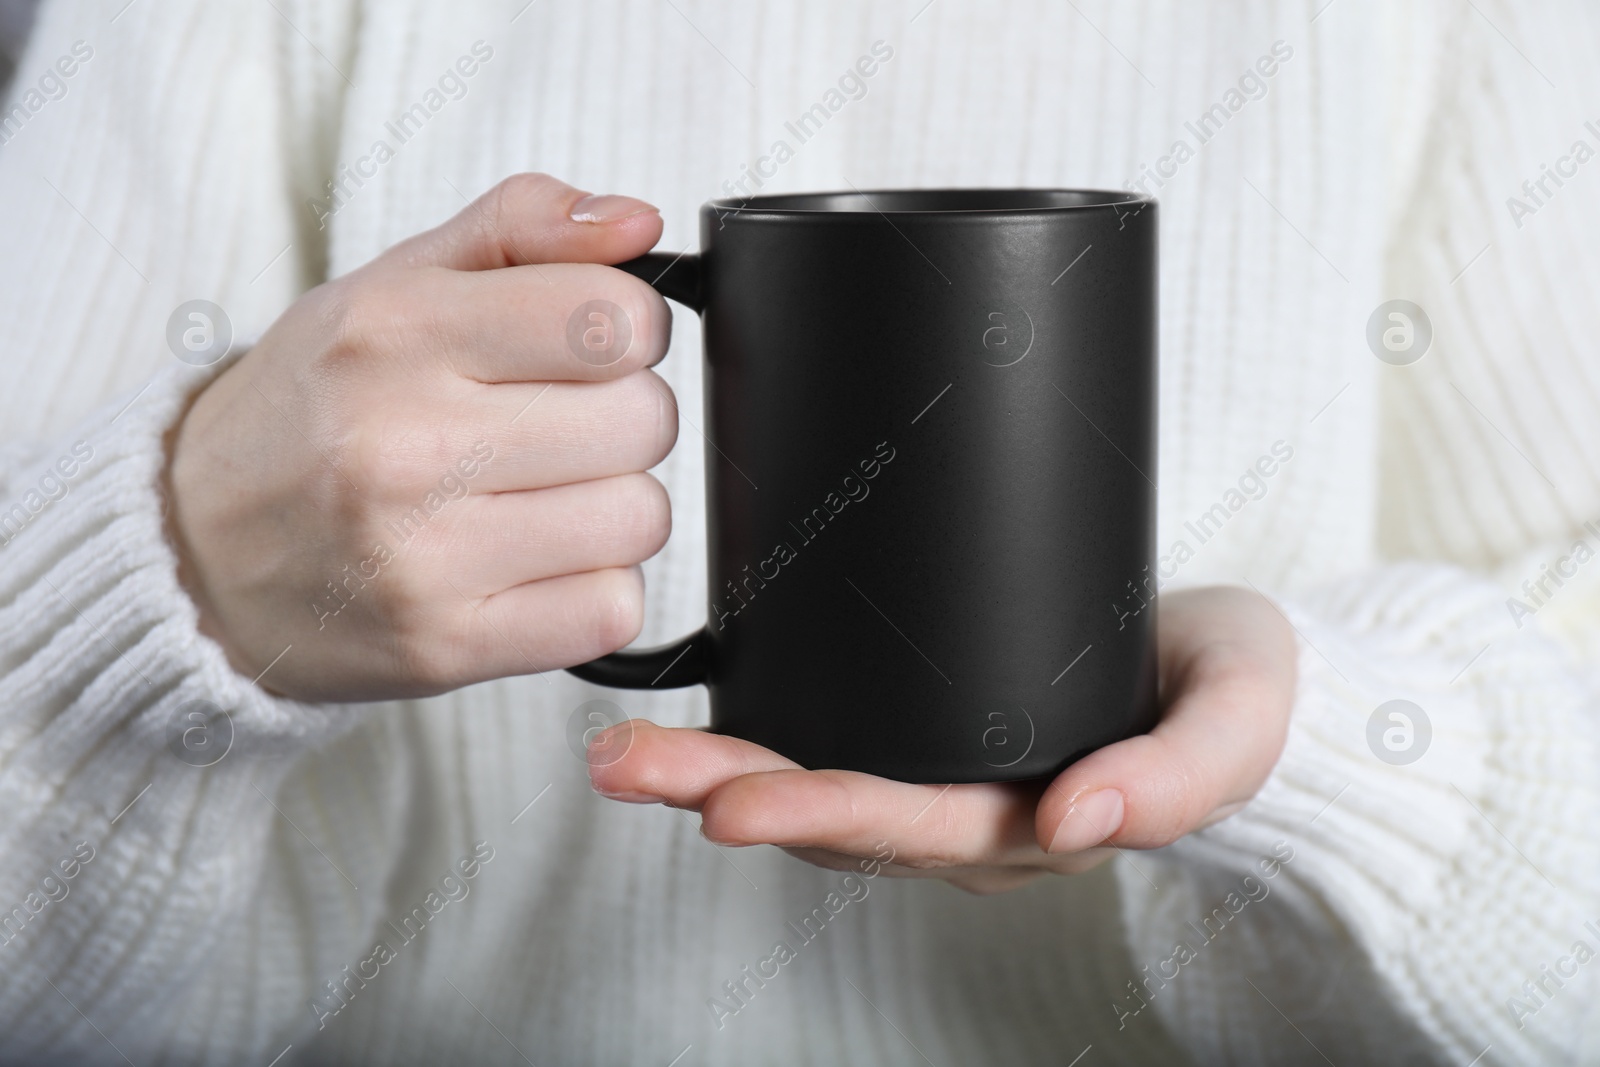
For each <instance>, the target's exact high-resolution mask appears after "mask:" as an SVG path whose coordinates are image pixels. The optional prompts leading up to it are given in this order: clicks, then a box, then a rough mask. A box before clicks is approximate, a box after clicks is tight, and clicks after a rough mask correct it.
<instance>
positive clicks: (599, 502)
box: [169, 174, 678, 700]
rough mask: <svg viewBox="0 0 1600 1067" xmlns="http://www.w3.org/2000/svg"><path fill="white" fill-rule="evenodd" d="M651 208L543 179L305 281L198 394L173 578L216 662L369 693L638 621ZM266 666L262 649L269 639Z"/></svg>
mask: <svg viewBox="0 0 1600 1067" xmlns="http://www.w3.org/2000/svg"><path fill="white" fill-rule="evenodd" d="M660 235H661V218H660V216H659V215H658V214H657V213H656V210H655V209H654V208H653V207H651V206H650V205H649V204H646V203H643V202H642V201H639V200H633V199H631V198H627V197H620V196H603V197H593V196H588V195H586V194H585V193H583V192H581V191H580V190H577V189H574V188H572V187H571V186H569V185H565V184H563V183H562V182H559V181H556V180H555V179H554V178H550V177H547V176H545V175H540V174H522V175H518V176H516V177H514V178H510V179H507V180H506V181H504V182H502V183H501V184H499V185H498V186H496V187H495V188H494V189H492V190H490V191H489V192H488V193H486V194H485V195H484V196H483V197H481V198H480V199H479V200H478V201H476V202H475V203H473V204H472V205H470V206H469V207H468V208H466V209H465V210H464V211H462V212H461V213H460V214H459V215H457V216H456V217H455V218H453V219H451V220H450V221H448V222H446V223H445V224H444V225H442V226H440V227H438V228H437V229H434V230H430V231H428V232H426V233H423V234H419V235H418V236H416V237H413V238H411V239H409V240H407V241H403V242H401V243H400V244H398V245H396V246H395V247H393V248H391V249H389V250H388V251H387V252H385V253H383V254H382V255H381V256H379V257H378V258H377V259H375V260H373V261H372V262H371V263H369V264H367V265H366V266H364V267H362V268H360V269H359V270H356V271H354V272H352V273H350V274H347V275H345V276H344V277H342V278H338V279H336V280H334V281H331V282H328V283H327V284H325V285H321V286H319V287H317V288H316V289H314V290H312V291H311V292H309V293H307V294H306V295H304V296H303V297H301V298H300V299H299V300H297V301H295V303H294V304H293V305H292V306H291V307H290V308H289V309H288V310H287V311H286V312H284V314H283V315H282V317H280V318H279V319H278V321H277V322H275V323H274V324H273V325H272V327H271V329H269V330H268V331H267V333H266V335H265V336H264V337H263V338H262V339H261V342H260V343H259V344H258V345H256V346H255V347H254V348H253V349H252V350H251V351H250V352H249V353H248V354H246V355H245V356H244V357H243V358H242V359H240V360H239V362H238V363H237V364H235V365H234V366H233V367H231V368H229V369H228V370H227V371H226V372H225V373H224V374H222V375H221V376H220V377H218V378H217V380H216V381H215V382H213V383H212V384H211V385H210V386H209V387H208V388H207V389H206V390H205V391H204V392H203V393H202V394H201V395H200V396H199V398H198V399H197V400H196V401H195V403H194V405H193V406H192V407H191V409H190V410H189V412H188V414H187V416H186V417H185V419H184V421H183V423H182V425H181V426H180V427H179V429H178V430H177V431H176V433H175V435H174V440H173V444H172V462H171V468H170V473H169V481H170V488H171V496H172V526H173V534H174V540H175V541H176V543H177V546H178V549H179V554H180V557H181V568H182V576H183V578H184V581H185V584H186V585H187V587H188V588H189V590H190V592H191V594H192V595H193V597H194V599H195V601H196V603H197V604H198V606H199V608H200V612H201V627H202V629H203V630H204V631H205V632H207V633H208V634H210V635H211V636H212V637H214V638H216V639H217V640H218V641H219V642H220V643H221V644H222V645H223V647H224V648H225V649H226V650H227V653H228V656H229V659H230V660H231V661H232V663H233V665H234V667H235V668H236V669H238V670H239V671H240V672H241V673H243V674H245V675H247V676H255V675H257V674H259V673H261V672H262V671H264V670H265V669H266V668H268V667H269V666H270V667H271V673H270V674H269V675H268V676H267V677H265V678H264V679H263V680H262V684H263V685H265V686H266V687H268V688H271V689H274V690H276V691H278V692H280V693H283V694H285V695H288V696H293V697H299V698H303V699H331V700H374V699H380V698H385V697H396V696H414V695H422V694H428V693H437V692H441V691H443V690H447V689H454V688H456V687H458V686H462V685H466V684H468V683H470V682H477V681H482V680H484V679H487V678H494V677H499V676H502V675H509V674H527V673H532V672H535V671H544V670H551V669H554V668H559V667H565V666H569V665H571V664H574V663H582V662H584V661H586V660H590V659H593V658H594V657H596V656H599V655H602V654H604V653H607V652H612V651H615V650H616V649H618V648H620V647H622V646H623V645H625V644H627V643H628V642H629V641H631V640H633V638H634V637H635V636H636V635H637V634H638V632H639V627H640V625H641V623H642V619H643V596H644V585H643V580H642V579H641V577H640V573H639V569H638V566H637V564H638V563H639V562H640V561H642V560H645V559H648V558H649V557H650V556H652V555H653V554H655V552H656V551H657V550H659V549H660V548H661V546H662V544H663V543H664V542H665V541H666V538H667V532H668V530H669V528H670V526H671V507H670V504H669V503H668V501H667V495H666V491H665V490H664V489H663V488H662V487H661V485H660V483H658V482H657V481H656V480H655V479H654V478H652V477H651V476H650V475H648V474H646V473H643V472H644V471H646V470H647V469H648V468H650V467H653V466H655V464H657V463H659V462H660V461H661V460H662V458H663V457H665V456H666V454H667V452H668V451H669V450H670V449H671V448H672V445H673V442H674V441H675V440H676V437H677V430H678V417H677V408H676V405H675V402H674V400H673V397H672V390H671V389H669V388H668V387H667V384H666V383H665V382H664V381H662V380H661V379H660V378H658V377H657V376H656V375H655V374H654V373H653V372H652V371H650V370H648V369H647V368H648V367H649V366H650V365H651V364H653V363H655V362H656V361H657V360H659V359H660V358H661V356H662V355H663V354H664V353H665V351H666V347H667V337H668V333H669V328H670V325H671V313H670V312H669V311H668V310H667V305H666V302H665V301H663V300H662V299H661V297H660V296H659V295H657V294H656V292H655V291H654V290H652V289H651V288H650V286H648V285H646V284H645V283H644V282H642V281H640V280H638V279H637V278H633V277H630V276H629V275H627V274H624V273H623V272H621V271H618V270H613V269H611V268H610V267H607V266H601V264H605V263H620V262H622V261H623V260H627V259H631V258H633V257H635V256H637V255H640V254H641V253H643V252H646V251H648V250H649V249H650V247H651V246H652V245H653V244H655V242H656V239H657V238H658V237H660ZM291 645H292V646H293V647H292V649H291V651H290V652H289V653H288V654H287V655H284V656H283V657H282V659H281V661H278V660H277V657H278V656H279V654H280V653H282V652H283V651H284V649H285V648H286V647H288V646H291Z"/></svg>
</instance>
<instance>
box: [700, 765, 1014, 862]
mask: <svg viewBox="0 0 1600 1067" xmlns="http://www.w3.org/2000/svg"><path fill="white" fill-rule="evenodd" d="M1037 796H1038V787H1037V786H1027V785H1024V786H1017V785H1010V784H1004V783H986V784H976V785H952V786H927V785H911V784H908V783H905V782H894V781H890V780H888V779H886V778H877V777H875V776H873V775H870V774H861V773H858V772H856V771H800V770H781V771H767V772H763V773H759V774H750V775H745V776H743V777H740V778H736V779H734V780H732V781H730V782H728V783H727V784H726V785H724V786H721V787H719V788H718V789H716V790H715V791H714V792H713V793H712V794H711V795H710V796H709V797H707V798H706V801H705V804H704V806H703V807H702V809H701V817H702V822H701V830H702V832H703V833H704V834H705V835H706V837H708V838H709V839H711V840H712V841H715V842H717V843H718V844H725V845H755V844H773V845H783V846H791V847H808V848H823V849H829V850H831V851H835V852H844V853H847V854H850V855H868V854H873V853H875V852H879V851H880V850H881V849H883V848H884V847H885V846H887V847H888V848H889V849H891V850H892V855H893V862H895V863H898V864H901V865H904V866H908V867H917V868H929V867H966V866H982V865H990V864H1009V863H1021V862H1028V861H1030V860H1033V859H1037V858H1038V853H1039V850H1038V846H1037V845H1036V844H1035V842H1034V834H1033V813H1034V801H1035V800H1036V799H1037Z"/></svg>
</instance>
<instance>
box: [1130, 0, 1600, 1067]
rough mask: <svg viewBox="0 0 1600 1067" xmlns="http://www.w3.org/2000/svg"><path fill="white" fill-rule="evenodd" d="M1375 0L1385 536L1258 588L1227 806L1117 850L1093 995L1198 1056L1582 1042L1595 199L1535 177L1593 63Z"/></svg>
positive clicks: (1598, 914)
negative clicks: (1347, 570)
mask: <svg viewBox="0 0 1600 1067" xmlns="http://www.w3.org/2000/svg"><path fill="white" fill-rule="evenodd" d="M1386 17H1387V18H1388V20H1389V30H1390V33H1389V48H1390V49H1391V67H1392V70H1391V75H1392V77H1393V80H1394V81H1395V84H1396V87H1397V91H1396V92H1395V93H1394V94H1393V100H1392V106H1393V114H1392V115H1390V116H1389V117H1390V120H1391V129H1392V131H1393V141H1394V145H1395V151H1394V153H1393V155H1394V158H1393V159H1392V160H1391V171H1392V178H1393V191H1394V197H1395V199H1394V202H1393V203H1392V204H1391V215H1392V218H1391V241H1390V246H1391V247H1390V249H1389V251H1388V262H1387V266H1386V271H1385V274H1386V278H1385V283H1386V292H1384V293H1383V294H1381V295H1380V296H1378V297H1375V299H1388V298H1404V299H1406V300H1409V301H1411V302H1413V303H1414V304H1416V305H1419V306H1420V307H1421V308H1422V309H1423V310H1424V312H1425V314H1426V315H1428V316H1429V317H1430V318H1431V320H1432V326H1433V330H1432V333H1433V340H1432V345H1431V349H1430V350H1428V351H1426V352H1418V353H1417V355H1418V356H1419V357H1420V359H1418V360H1417V361H1415V362H1412V363H1409V364H1407V365H1403V366H1390V365H1385V366H1383V367H1380V368H1378V370H1379V380H1378V383H1377V384H1378V390H1379V397H1380V401H1381V403H1380V407H1381V409H1382V421H1381V426H1380V431H1379V432H1380V440H1379V446H1380V447H1379V455H1380V460H1381V464H1382V478H1381V482H1382V485H1381V489H1380V505H1379V519H1380V522H1379V526H1380V531H1379V546H1378V547H1379V553H1378V555H1379V558H1380V559H1383V558H1387V559H1389V560H1412V561H1413V562H1393V563H1388V564H1386V565H1384V564H1380V565H1375V566H1373V567H1372V568H1370V569H1368V570H1366V571H1364V572H1360V573H1353V574H1346V575H1341V576H1338V577H1336V578H1333V579H1330V580H1328V584H1326V585H1324V586H1321V587H1296V588H1288V589H1283V590H1278V589H1274V590H1268V591H1269V592H1272V593H1275V594H1281V595H1279V598H1278V602H1279V603H1280V605H1281V606H1282V608H1283V610H1284V611H1285V613H1286V614H1287V616H1288V617H1289V618H1290V619H1291V620H1292V622H1293V623H1294V626H1295V628H1296V630H1297V631H1298V634H1299V638H1300V664H1299V665H1300V688H1299V693H1298V696H1297V700H1296V703H1295V707H1294V710H1293V715H1292V718H1291V723H1290V729H1289V736H1288V742H1287V745H1286V747H1285V749H1284V752H1283V755H1282V758H1281V760H1280V762H1279V764H1278V765H1277V767H1276V768H1275V770H1274V772H1273V774H1272V776H1271V777H1270V779H1269V780H1268V782H1267V783H1266V785H1265V787H1264V788H1263V789H1262V790H1261V792H1260V794H1259V796H1258V797H1257V798H1256V799H1255V800H1254V801H1253V802H1252V803H1251V804H1250V805H1249V806H1248V807H1247V808H1246V809H1245V810H1244V811H1243V812H1241V813H1240V814H1238V815H1236V816H1234V817H1233V818H1230V819H1227V820H1225V821H1223V822H1221V823H1218V824H1217V825H1215V826H1213V827H1211V828H1209V829H1207V830H1205V831H1202V832H1201V833H1198V834H1195V835H1193V836H1191V837H1190V838H1188V839H1186V840H1184V841H1182V842H1179V843H1178V844H1176V845H1174V846H1172V847H1170V848H1168V849H1164V850H1161V851H1159V852H1156V853H1152V854H1143V855H1138V854H1136V855H1131V856H1129V857H1127V858H1126V859H1125V860H1124V862H1123V864H1122V866H1121V867H1120V869H1119V871H1118V878H1119V882H1120V884H1121V886H1122V887H1123V889H1124V891H1125V896H1124V909H1125V916H1126V919H1127V923H1128V929H1129V931H1130V938H1129V943H1130V946H1131V949H1132V953H1133V965H1134V971H1133V973H1132V974H1130V975H1129V979H1130V981H1132V982H1133V983H1134V985H1133V986H1131V987H1124V988H1123V989H1122V990H1119V993H1120V994H1121V995H1120V997H1119V999H1118V1000H1117V1001H1116V1009H1117V1010H1118V1012H1119V1013H1121V1012H1128V1013H1129V1014H1127V1015H1126V1016H1125V1017H1124V1018H1123V1023H1124V1025H1125V1026H1133V1025H1149V1024H1150V1023H1151V1022H1152V1021H1153V1020H1152V1018H1151V1017H1152V1016H1154V1017H1156V1018H1159V1019H1160V1020H1161V1021H1162V1022H1164V1023H1166V1024H1167V1025H1168V1026H1169V1027H1170V1028H1171V1029H1172V1030H1173V1032H1174V1033H1175V1034H1177V1035H1178V1036H1179V1037H1180V1039H1181V1040H1183V1041H1184V1042H1186V1043H1188V1044H1189V1046H1190V1047H1191V1048H1192V1049H1193V1050H1194V1051H1195V1053H1196V1054H1197V1058H1198V1059H1199V1060H1200V1061H1201V1062H1207V1063H1222V1062H1229V1063H1284V1062H1294V1063H1320V1062H1323V1060H1324V1057H1326V1058H1328V1059H1331V1060H1332V1061H1333V1062H1338V1063H1355V1062H1373V1063H1380V1062H1383V1063H1401V1062H1404V1063H1454V1064H1468V1063H1479V1064H1493V1063H1572V1062H1592V1061H1593V1058H1594V1056H1595V1055H1596V1051H1597V1049H1596V1046H1595V1044H1594V1033H1595V1023H1594V1021H1593V1020H1592V1019H1591V1018H1590V1017H1591V1015H1592V1014H1593V1013H1592V1011H1591V1008H1590V1006H1591V1005H1592V1004H1594V1003H1595V1001H1596V993H1597V991H1600V964H1596V963H1594V962H1593V961H1594V960H1595V959H1596V958H1597V957H1600V848H1597V847H1596V845H1595V843H1594V842H1595V838H1594V831H1593V827H1594V826H1595V824H1596V818H1597V816H1600V788H1597V782H1596V776H1595V768H1596V766H1597V765H1600V738H1597V732H1600V670H1597V666H1600V595H1597V593H1596V589H1597V587H1600V563H1592V562H1589V561H1590V560H1592V559H1594V558H1595V555H1596V553H1597V552H1600V527H1597V526H1596V520H1600V483H1597V482H1596V480H1595V477H1594V473H1593V462H1592V457H1593V456H1594V455H1595V452H1596V449H1597V448H1600V420H1597V419H1596V418H1595V414H1596V411H1597V409H1600V388H1597V387H1596V384H1595V382H1596V372H1595V367H1596V365H1597V364H1596V362H1595V358H1594V355H1595V353H1594V338H1595V336H1596V332H1597V330H1600V311H1597V305H1596V303H1595V301H1594V300H1593V299H1592V290H1593V288H1594V284H1595V277H1594V272H1593V270H1592V269H1590V266H1591V264H1592V257H1591V256H1590V255H1589V253H1588V252H1587V251H1586V250H1585V248H1584V247H1583V243H1584V242H1585V241H1586V240H1587V239H1588V237H1589V235H1592V234H1593V233H1594V232H1595V223H1596V221H1597V220H1600V206H1597V205H1600V201H1596V199H1595V198H1594V197H1593V196H1592V195H1589V194H1587V193H1584V192H1582V191H1580V190H1578V189H1576V188H1566V187H1565V186H1566V185H1571V184H1572V182H1571V181H1568V180H1566V179H1561V180H1558V178H1560V175H1557V177H1554V178H1551V177H1544V176H1543V175H1544V170H1545V169H1551V168H1557V169H1560V170H1561V171H1562V173H1566V172H1569V171H1571V170H1572V168H1573V163H1574V157H1576V156H1580V155H1583V153H1580V152H1578V151H1577V149H1576V148H1575V147H1574V141H1575V140H1578V139H1581V140H1585V141H1587V142H1589V144H1590V146H1591V147H1590V150H1589V154H1591V155H1592V151H1593V145H1594V143H1595V141H1594V132H1593V130H1592V129H1590V128H1589V127H1586V126H1585V121H1586V119H1589V118H1592V116H1588V115H1585V114H1584V113H1583V112H1582V111H1581V109H1579V108H1574V107H1570V106H1568V105H1567V104H1566V103H1565V101H1568V100H1592V99H1593V98H1594V91H1595V89H1596V88H1597V87H1600V78H1597V76H1596V73H1595V67H1594V64H1593V62H1592V57H1591V55H1590V52H1591V50H1592V47H1593V41H1594V40H1595V34H1596V28H1597V27H1596V22H1597V20H1596V17H1595V15H1594V13H1593V11H1591V10H1587V9H1584V8H1583V7H1582V6H1581V5H1576V4H1568V3H1564V2H1558V3H1552V4H1549V5H1539V6H1537V7H1531V6H1528V5H1512V4H1510V3H1504V2H1500V0H1483V2H1481V3H1476V4H1471V5H1466V6H1458V5H1440V4H1419V5H1415V6H1413V5H1396V6H1395V7H1394V8H1393V9H1392V10H1386ZM1556 86H1559V87H1560V89H1559V90H1557V89H1556V88H1555V87H1556ZM1584 158H1587V156H1584ZM1542 163H1544V164H1549V167H1546V168H1544V169H1541V164H1542ZM1569 177H1570V175H1569ZM1584 177H1585V180H1589V179H1591V178H1592V176H1590V175H1587V174H1585V176H1584ZM1530 179H1531V180H1530ZM1525 180H1528V188H1526V189H1525V188H1524V187H1523V182H1524V181H1525ZM1563 183H1564V184H1563ZM1354 344H1355V349H1356V351H1357V352H1359V353H1360V355H1361V357H1362V358H1365V357H1366V353H1365V351H1364V350H1363V346H1362V345H1361V343H1360V337H1359V334H1358V335H1357V336H1356V338H1355V339H1354ZM1424 560H1425V561H1428V562H1419V561H1424ZM1152 976H1153V977H1152ZM1146 1006H1148V1008H1149V1009H1150V1010H1149V1011H1145V1010H1144V1009H1145V1007H1146ZM1135 1009H1137V1010H1138V1012H1139V1014H1132V1012H1133V1010H1135ZM1319 1053H1320V1054H1319Z"/></svg>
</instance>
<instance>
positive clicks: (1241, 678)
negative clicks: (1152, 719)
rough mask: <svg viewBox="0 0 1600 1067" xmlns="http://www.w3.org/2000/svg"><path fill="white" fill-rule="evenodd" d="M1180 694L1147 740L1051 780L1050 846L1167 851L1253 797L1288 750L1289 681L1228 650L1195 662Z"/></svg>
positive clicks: (1043, 827)
mask: <svg viewBox="0 0 1600 1067" xmlns="http://www.w3.org/2000/svg"><path fill="white" fill-rule="evenodd" d="M1291 684H1292V683H1291ZM1174 688H1176V689H1177V691H1178V695H1177V697H1176V699H1175V700H1174V701H1173V703H1172V705H1171V707H1170V708H1169V709H1168V710H1167V712H1166V714H1165V716H1164V718H1163V719H1162V721H1161V722H1160V723H1159V724H1158V725H1157V726H1156V728H1155V729H1154V730H1152V731H1151V732H1150V733H1149V734H1148V735H1145V736H1142V737H1134V738H1130V739H1129V740H1126V741H1121V742H1118V743H1117V744H1114V745H1111V746H1109V747H1107V748H1103V749H1101V750H1099V751H1098V752H1095V753H1092V754H1091V755H1089V756H1087V757H1085V758H1084V759H1083V760H1081V761H1079V762H1078V763H1076V764H1074V765H1073V766H1071V767H1069V768H1068V769H1067V770H1066V771H1064V772H1062V774H1061V775H1060V776H1059V777H1058V778H1057V779H1056V780H1055V781H1054V782H1053V783H1051V786H1050V788H1049V789H1048V790H1047V791H1046V792H1045V795H1044V797H1043V798H1042V800H1041V801H1040V804H1039V810H1038V825H1037V831H1038V841H1039V844H1040V845H1041V846H1042V847H1044V848H1045V849H1047V850H1048V851H1051V852H1055V853H1061V852H1071V851H1074V850H1077V849H1082V848H1087V847H1090V846H1093V845H1098V844H1101V843H1102V842H1105V843H1109V844H1112V845H1116V846H1119V847H1123V848H1160V847H1162V846H1164V845H1168V844H1171V843H1172V842H1174V841H1176V840H1178V839H1179V838H1180V837H1182V836H1184V835H1185V834H1187V833H1190V832H1192V831H1194V830H1197V829H1199V828H1201V827H1202V826H1205V825H1208V824H1209V823H1210V822H1212V821H1215V819H1216V818H1218V817H1220V816H1221V815H1222V814H1224V813H1226V811H1228V810H1229V809H1231V810H1238V808H1239V807H1242V806H1243V804H1244V803H1245V802H1247V801H1248V800H1249V799H1250V798H1251V797H1252V796H1254V795H1255V792H1256V790H1257V789H1259V788H1260V786H1261V784H1262V782H1263V781H1264V780H1265V779H1266V776H1267V775H1268V774H1269V773H1270V772H1271V769H1272V766H1273V763H1274V761H1275V759H1276V756H1277V753H1278V752H1280V751H1281V750H1282V745H1283V737H1284V732H1285V730H1286V728H1287V715H1286V713H1285V710H1284V709H1285V708H1286V706H1287V702H1288V701H1289V700H1290V699H1291V693H1290V692H1289V691H1286V689H1285V685H1284V683H1283V681H1282V680H1281V679H1280V678H1275V677H1273V676H1271V675H1269V674H1268V673H1266V672H1263V671H1261V670H1258V669H1256V668H1255V665H1254V663H1253V662H1252V661H1251V659H1250V657H1249V656H1248V655H1245V654H1242V653H1239V652H1237V651H1236V650H1227V649H1224V650H1220V651H1218V652H1216V653H1215V654H1211V655H1207V656H1206V657H1203V658H1202V660H1200V661H1197V662H1195V663H1193V664H1190V665H1188V666H1187V667H1186V670H1185V673H1184V676H1183V677H1182V678H1181V679H1180V680H1178V681H1177V682H1176V683H1175V686H1174Z"/></svg>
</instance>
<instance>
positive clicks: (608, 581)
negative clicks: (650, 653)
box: [590, 568, 644, 653]
mask: <svg viewBox="0 0 1600 1067" xmlns="http://www.w3.org/2000/svg"><path fill="white" fill-rule="evenodd" d="M595 578H596V580H597V581H596V586H595V590H594V594H593V596H592V598H591V601H590V611H591V622H590V626H591V627H592V638H593V643H594V645H595V646H596V647H598V648H603V649H604V650H605V651H606V652H608V653H609V652H615V651H616V650H617V649H619V648H622V647H624V646H625V645H628V644H630V643H631V642H632V641H633V639H634V638H636V637H638V636H639V631H641V630H643V629H644V588H643V586H644V583H643V581H642V580H641V578H640V577H639V575H638V573H637V572H636V571H634V570H633V569H632V568H628V569H625V570H608V571H600V572H598V573H597V574H596V575H595Z"/></svg>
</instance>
